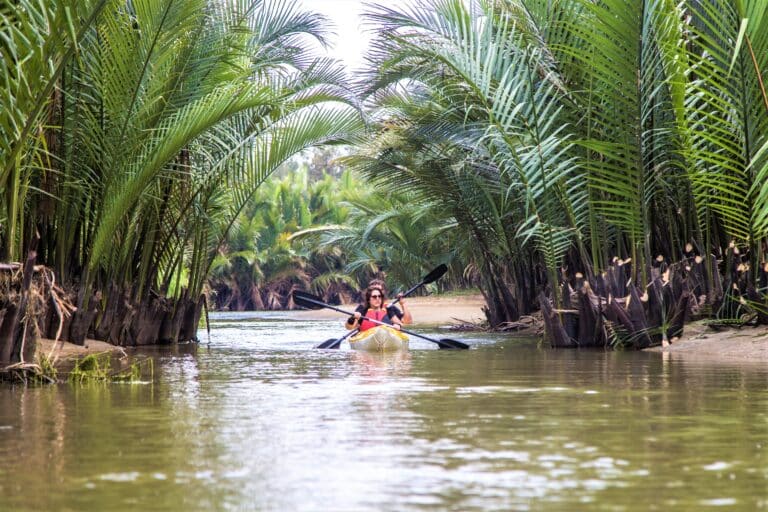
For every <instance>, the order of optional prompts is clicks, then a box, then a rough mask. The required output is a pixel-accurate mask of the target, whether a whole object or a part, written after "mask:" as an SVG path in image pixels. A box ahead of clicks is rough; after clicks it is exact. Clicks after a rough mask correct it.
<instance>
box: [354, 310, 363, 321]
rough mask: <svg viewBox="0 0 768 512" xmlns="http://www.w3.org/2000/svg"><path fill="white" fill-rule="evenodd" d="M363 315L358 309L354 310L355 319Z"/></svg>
mask: <svg viewBox="0 0 768 512" xmlns="http://www.w3.org/2000/svg"><path fill="white" fill-rule="evenodd" d="M361 316H363V315H362V314H361V313H360V312H359V311H355V321H358V320H360V317H361Z"/></svg>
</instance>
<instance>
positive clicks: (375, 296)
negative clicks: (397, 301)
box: [371, 295, 381, 299]
mask: <svg viewBox="0 0 768 512" xmlns="http://www.w3.org/2000/svg"><path fill="white" fill-rule="evenodd" d="M371 298H372V299H380V298H381V295H371Z"/></svg>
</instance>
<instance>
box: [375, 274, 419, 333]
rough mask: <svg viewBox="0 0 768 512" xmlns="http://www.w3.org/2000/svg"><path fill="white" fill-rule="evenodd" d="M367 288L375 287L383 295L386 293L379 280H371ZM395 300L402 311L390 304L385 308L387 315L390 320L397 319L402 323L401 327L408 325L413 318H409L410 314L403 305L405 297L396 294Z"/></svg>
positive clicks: (382, 283)
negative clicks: (382, 292)
mask: <svg viewBox="0 0 768 512" xmlns="http://www.w3.org/2000/svg"><path fill="white" fill-rule="evenodd" d="M368 286H369V287H371V286H373V287H375V288H381V289H382V290H383V291H384V295H386V293H387V288H386V286H384V281H383V280H381V279H372V280H371V282H370V283H368ZM397 300H398V301H399V302H400V305H401V306H402V307H403V310H402V311H400V308H398V307H397V306H396V305H395V304H394V303H393V304H390V305H389V306H386V308H387V314H388V315H389V317H390V318H393V317H397V318H399V319H400V322H402V324H403V325H409V324H411V323H412V322H413V317H412V316H411V312H410V311H408V307H407V306H406V305H405V295H403V293H402V292H401V293H398V294H397Z"/></svg>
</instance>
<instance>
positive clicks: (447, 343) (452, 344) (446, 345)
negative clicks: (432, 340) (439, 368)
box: [438, 338, 469, 350]
mask: <svg viewBox="0 0 768 512" xmlns="http://www.w3.org/2000/svg"><path fill="white" fill-rule="evenodd" d="M438 346H439V347H440V349H448V350H457V349H458V350H468V349H469V345H467V344H466V343H463V342H461V341H459V340H452V339H450V338H440V342H439V343H438Z"/></svg>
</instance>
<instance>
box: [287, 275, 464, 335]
mask: <svg viewBox="0 0 768 512" xmlns="http://www.w3.org/2000/svg"><path fill="white" fill-rule="evenodd" d="M293 300H294V301H295V302H296V304H298V305H300V306H304V307H306V308H307V309H316V308H318V307H321V308H328V309H332V310H334V311H338V312H339V313H343V314H345V315H347V316H351V315H352V313H350V312H349V311H346V310H344V309H341V308H337V307H336V306H331V305H330V304H326V303H325V302H323V301H322V300H320V297H317V296H315V295H312V294H311V293H306V292H301V291H299V290H296V291H294V292H293ZM361 319H363V320H368V321H369V322H372V323H374V324H377V325H389V324H386V323H384V322H380V321H378V320H375V319H373V318H367V317H364V316H363V317H361ZM400 332H404V333H405V334H407V335H409V336H415V337H417V338H421V339H424V340H427V341H431V342H432V343H436V344H437V345H438V346H439V347H440V348H443V349H445V348H451V349H464V350H466V349H468V348H469V345H467V344H466V343H463V342H461V341H458V340H452V339H449V338H441V339H439V340H436V339H433V338H430V337H428V336H424V335H423V334H417V333H415V332H412V331H406V330H405V329H400Z"/></svg>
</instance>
